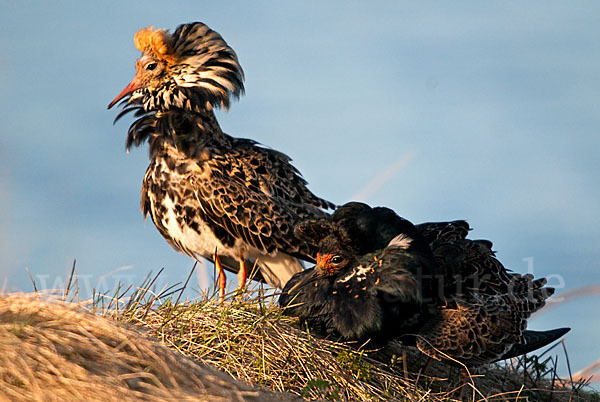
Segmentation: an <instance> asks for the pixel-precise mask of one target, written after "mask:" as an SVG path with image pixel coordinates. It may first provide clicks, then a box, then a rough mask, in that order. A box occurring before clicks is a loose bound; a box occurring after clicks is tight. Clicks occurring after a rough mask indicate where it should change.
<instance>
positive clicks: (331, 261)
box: [295, 218, 360, 276]
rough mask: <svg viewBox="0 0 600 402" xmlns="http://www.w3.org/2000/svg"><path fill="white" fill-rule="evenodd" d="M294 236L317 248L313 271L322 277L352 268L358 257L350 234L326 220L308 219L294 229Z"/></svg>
mask: <svg viewBox="0 0 600 402" xmlns="http://www.w3.org/2000/svg"><path fill="white" fill-rule="evenodd" d="M295 235H296V237H298V238H299V239H302V240H304V241H306V242H308V243H310V244H314V245H316V246H317V249H318V250H319V251H318V253H317V258H316V260H317V264H316V266H315V269H316V270H317V272H319V273H320V274H321V275H323V276H331V275H334V274H335V273H336V272H338V271H340V270H343V269H345V268H346V267H352V266H353V265H352V264H353V263H354V262H356V260H357V258H358V257H359V256H360V255H359V254H358V250H357V249H356V247H355V246H354V244H353V241H352V238H351V237H350V234H349V233H348V232H347V231H346V229H345V228H344V227H343V226H340V225H337V224H335V223H334V222H332V221H331V220H330V219H328V218H321V219H309V220H306V221H304V222H302V223H300V224H299V225H297V226H296V228H295Z"/></svg>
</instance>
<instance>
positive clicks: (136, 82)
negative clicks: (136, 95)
mask: <svg viewBox="0 0 600 402" xmlns="http://www.w3.org/2000/svg"><path fill="white" fill-rule="evenodd" d="M141 86H142V82H141V81H140V80H138V78H137V76H136V77H134V78H133V80H131V82H130V83H129V85H127V86H126V87H125V89H124V90H122V91H121V93H120V94H118V95H117V97H116V98H115V99H113V101H112V102H110V103H109V104H108V109H110V108H111V107H113V106H114V105H115V103H117V102H118V101H120V100H121V99H123V98H124V97H126V96H127V95H129V94H130V93H132V92H133V91H135V90H136V89H138V88H140V87H141Z"/></svg>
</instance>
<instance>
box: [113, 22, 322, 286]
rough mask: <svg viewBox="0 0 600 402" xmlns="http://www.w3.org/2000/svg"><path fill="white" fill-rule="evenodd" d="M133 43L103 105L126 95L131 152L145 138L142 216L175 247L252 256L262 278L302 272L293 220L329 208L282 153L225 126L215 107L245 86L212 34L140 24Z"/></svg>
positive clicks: (201, 28) (191, 27)
mask: <svg viewBox="0 0 600 402" xmlns="http://www.w3.org/2000/svg"><path fill="white" fill-rule="evenodd" d="M135 45H136V47H137V48H138V49H140V50H141V51H142V52H143V53H142V56H141V57H140V59H139V60H138V61H137V62H136V76H135V78H134V79H133V81H132V82H131V84H129V85H128V86H127V87H126V88H125V90H123V92H121V94H119V95H118V96H117V98H115V100H114V101H113V102H111V104H110V105H109V107H111V106H112V105H114V104H115V103H116V102H118V101H119V100H121V99H123V101H122V103H123V104H124V109H123V111H122V112H121V113H120V114H119V116H118V117H117V119H119V118H121V117H122V116H123V115H125V114H127V113H130V112H133V113H134V114H135V116H136V117H137V120H136V121H135V122H134V123H133V124H132V125H131V127H130V128H129V131H128V136H127V148H128V149H129V147H131V146H132V145H135V146H139V145H141V144H142V143H143V142H145V141H148V142H149V145H150V166H149V167H148V170H147V171H146V175H145V176H144V182H143V185H142V210H143V212H144V214H150V215H151V217H152V220H153V221H154V223H155V225H156V227H157V228H158V230H159V231H160V232H161V234H162V235H163V236H164V237H165V239H166V240H167V241H168V242H169V243H170V244H171V245H172V246H173V247H174V248H175V249H176V250H178V251H181V252H184V253H186V254H188V255H190V256H192V257H193V258H198V257H200V256H203V257H207V258H210V257H211V255H212V253H213V252H214V251H215V249H216V250H217V252H218V254H219V255H220V256H224V257H225V258H226V259H229V261H231V260H234V261H242V260H245V259H248V260H250V261H254V260H258V263H259V265H260V266H261V270H262V274H263V275H262V276H263V278H264V279H266V280H267V281H268V282H269V283H270V284H272V285H274V286H278V287H282V286H283V285H284V284H285V282H286V281H287V279H289V277H290V276H291V275H292V274H293V273H295V272H298V271H300V270H301V269H302V267H301V265H300V264H299V263H298V261H297V260H296V257H300V258H304V259H307V260H311V259H312V256H313V255H314V249H311V247H310V246H309V245H307V244H306V243H304V242H302V241H299V240H298V239H297V238H295V237H294V233H293V229H294V225H295V224H296V223H297V222H298V221H300V220H303V219H311V218H319V217H323V216H326V213H325V212H324V209H329V208H333V207H334V205H333V204H331V203H330V202H327V201H325V200H323V199H321V198H319V197H317V196H315V195H314V194H313V193H311V192H310V191H309V190H308V188H307V187H306V182H305V180H304V179H303V178H302V177H301V175H300V173H299V172H298V171H297V170H296V169H295V168H294V167H293V166H292V165H291V163H290V162H291V160H290V158H289V157H287V156H286V155H284V154H283V153H280V152H277V151H274V150H271V149H268V148H266V147H263V146H260V145H259V144H257V143H256V142H254V141H252V140H247V139H240V138H233V137H231V136H228V135H226V134H224V133H223V132H222V130H221V128H220V127H219V124H218V123H217V120H216V118H215V116H214V112H213V108H215V107H228V106H229V104H230V101H231V99H232V98H237V97H238V96H239V95H240V94H242V93H243V90H244V87H243V77H244V76H243V72H242V69H241V67H240V65H239V63H238V60H237V56H236V54H235V52H234V51H233V50H232V49H231V48H230V47H229V46H228V45H227V43H226V42H225V41H224V40H223V39H222V38H221V36H220V35H219V34H218V33H216V32H214V31H212V30H211V29H210V28H208V27H207V26H206V25H204V24H202V23H198V22H196V23H191V24H184V25H181V26H180V27H178V28H177V29H176V30H175V31H174V32H173V33H172V34H171V33H169V32H167V31H163V30H153V29H151V28H146V29H143V30H141V31H139V32H138V33H137V34H136V37H135ZM226 265H227V266H228V268H229V269H230V270H232V271H236V269H235V264H232V263H227V262H226Z"/></svg>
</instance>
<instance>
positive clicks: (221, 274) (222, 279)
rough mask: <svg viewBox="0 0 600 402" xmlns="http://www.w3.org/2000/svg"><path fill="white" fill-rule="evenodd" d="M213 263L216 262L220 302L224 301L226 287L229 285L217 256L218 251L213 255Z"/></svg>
mask: <svg viewBox="0 0 600 402" xmlns="http://www.w3.org/2000/svg"><path fill="white" fill-rule="evenodd" d="M213 261H214V262H215V268H216V269H217V285H218V286H219V300H221V301H223V299H224V298H225V285H226V284H227V278H225V271H224V270H223V266H222V265H221V260H220V259H219V256H218V255H217V249H215V253H214V255H213Z"/></svg>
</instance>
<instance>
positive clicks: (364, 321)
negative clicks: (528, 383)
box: [279, 202, 569, 367]
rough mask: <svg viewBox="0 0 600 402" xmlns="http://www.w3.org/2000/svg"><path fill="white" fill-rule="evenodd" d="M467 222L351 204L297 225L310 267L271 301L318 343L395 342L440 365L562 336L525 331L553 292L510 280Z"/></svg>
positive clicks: (476, 362) (475, 362) (526, 279)
mask: <svg viewBox="0 0 600 402" xmlns="http://www.w3.org/2000/svg"><path fill="white" fill-rule="evenodd" d="M469 229H470V227H469V226H468V223H467V222H465V221H453V222H432V223H424V224H420V225H413V224H412V223H411V222H409V221H408V220H406V219H403V218H401V217H400V216H398V215H397V214H396V213H395V212H394V211H393V210H391V209H389V208H384V207H376V208H371V207H370V206H368V205H366V204H363V203H357V202H351V203H347V204H345V205H343V206H341V207H339V208H338V209H337V210H336V211H335V212H334V213H333V214H332V215H331V216H330V217H325V218H319V219H311V220H307V221H304V222H301V223H300V224H299V225H297V227H296V231H297V235H298V236H300V237H302V236H305V238H307V239H311V241H313V242H315V243H317V246H318V249H319V251H318V254H317V259H316V261H317V262H316V265H315V267H314V268H311V269H308V270H305V271H303V272H299V273H297V274H295V275H294V276H293V277H292V278H291V279H290V280H289V281H288V283H287V284H286V286H285V288H284V289H283V291H282V294H281V296H280V299H279V304H280V305H281V306H283V307H284V308H285V310H284V312H285V313H286V314H289V315H293V316H298V317H300V318H301V319H302V320H303V321H304V322H306V324H307V325H309V326H310V327H311V328H313V329H315V330H316V331H317V332H319V333H321V334H324V335H333V336H336V337H340V338H343V339H347V340H356V341H361V342H365V341H367V340H371V341H373V342H374V343H376V344H378V343H383V344H385V343H387V342H389V341H392V340H400V341H402V342H403V343H405V344H407V345H411V346H416V347H417V348H418V349H419V350H420V351H421V352H422V353H424V354H425V355H427V356H429V357H431V358H434V359H436V360H440V361H443V362H445V363H448V364H454V365H464V366H466V367H476V366H480V365H483V364H488V363H491V362H494V361H498V360H504V359H507V358H510V357H515V356H519V355H522V354H525V353H529V352H531V351H533V350H536V349H538V348H541V347H543V346H545V345H548V344H549V343H551V342H553V341H555V340H557V339H559V338H560V337H561V336H563V335H564V334H566V333H567V332H568V331H569V328H557V329H553V330H548V331H532V330H527V329H526V327H527V319H528V318H529V316H530V315H531V314H532V313H533V312H535V311H537V310H539V309H540V308H542V307H543V306H544V304H545V302H546V299H547V298H548V297H550V296H551V295H552V294H553V293H554V289H553V288H551V287H546V280H545V279H534V278H533V276H532V275H530V274H527V275H520V274H517V273H512V272H509V271H508V270H507V269H506V268H504V266H502V264H501V263H500V262H499V261H498V260H497V259H496V258H495V256H494V253H493V252H492V250H491V247H492V243H491V242H489V241H487V240H470V239H467V234H468V231H469Z"/></svg>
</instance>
